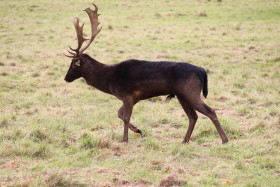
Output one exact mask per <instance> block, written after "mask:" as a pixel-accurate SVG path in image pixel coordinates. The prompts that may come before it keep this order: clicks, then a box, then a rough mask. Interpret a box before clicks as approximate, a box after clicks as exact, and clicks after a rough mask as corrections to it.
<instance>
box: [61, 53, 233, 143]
mask: <svg viewBox="0 0 280 187" xmlns="http://www.w3.org/2000/svg"><path fill="white" fill-rule="evenodd" d="M77 61H79V62H80V63H79V65H78V66H77V65H76V62H77ZM80 77H83V78H84V79H85V80H86V82H87V84H89V85H91V86H93V87H95V88H97V89H99V90H101V91H103V92H105V93H108V94H111V95H114V96H116V97H117V98H118V99H120V100H121V101H122V102H123V105H122V107H121V108H120V109H119V111H118V116H119V118H120V119H122V120H123V121H124V136H123V141H124V142H126V141H128V128H130V129H131V130H132V131H134V132H138V133H141V134H142V132H141V130H140V129H138V128H137V127H135V126H133V125H132V124H131V123H130V117H131V114H132V109H133V106H134V105H135V104H136V103H137V102H138V101H140V100H144V99H148V98H151V97H155V96H160V95H169V96H168V98H169V99H170V98H172V97H174V96H176V97H177V98H178V100H179V102H180V104H181V105H182V107H183V109H184V111H185V113H186V114H187V116H188V118H189V128H188V130H187V133H186V136H185V138H184V140H183V143H186V142H189V140H190V137H191V134H192V132H193V129H194V126H195V123H196V121H197V118H198V116H197V114H196V111H198V112H200V113H202V114H204V115H206V116H207V117H209V118H210V119H211V120H212V122H213V123H214V125H215V127H216V128H217V131H218V133H219V135H220V137H221V139H222V142H223V143H225V142H228V138H227V136H226V134H225V132H224V130H223V128H222V127H221V124H220V122H219V120H218V118H217V116H216V113H215V111H214V110H213V109H212V108H210V107H209V106H207V105H206V104H205V103H204V102H203V101H202V100H201V98H200V93H201V91H202V90H203V95H204V97H206V96H207V93H208V89H207V74H206V72H205V70H204V69H203V68H201V67H198V66H194V65H192V64H189V63H186V62H150V61H141V60H127V61H124V62H121V63H119V64H115V65H105V64H102V63H100V62H98V61H96V60H94V59H92V58H91V57H90V56H88V55H86V54H81V55H80V56H79V58H75V59H73V60H72V63H71V65H70V68H69V70H68V72H67V75H66V76H65V80H66V81H67V82H72V81H74V80H75V79H78V78H80Z"/></svg>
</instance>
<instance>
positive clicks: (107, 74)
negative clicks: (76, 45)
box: [82, 61, 113, 94]
mask: <svg viewBox="0 0 280 187" xmlns="http://www.w3.org/2000/svg"><path fill="white" fill-rule="evenodd" d="M112 69H113V68H112V67H111V66H109V65H105V64H102V63H99V62H97V61H95V62H94V63H89V64H88V65H87V66H86V68H85V69H84V71H83V76H82V77H83V78H84V79H85V80H86V82H87V84H88V85H91V86H93V87H95V88H97V89H98V90H100V91H102V92H105V93H108V94H112V93H111V92H110V89H109V82H110V79H111V76H112Z"/></svg>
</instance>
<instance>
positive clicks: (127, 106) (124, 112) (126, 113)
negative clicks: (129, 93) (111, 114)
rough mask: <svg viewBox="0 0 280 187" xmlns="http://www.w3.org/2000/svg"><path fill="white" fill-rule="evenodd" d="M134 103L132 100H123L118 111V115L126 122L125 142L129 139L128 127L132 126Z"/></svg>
mask: <svg viewBox="0 0 280 187" xmlns="http://www.w3.org/2000/svg"><path fill="white" fill-rule="evenodd" d="M132 109H133V103H132V102H127V101H124V102H123V106H122V107H121V108H120V109H119V111H118V116H119V118H120V119H121V120H123V122H124V133H123V142H127V141H128V127H130V122H129V121H130V117H131V114H132Z"/></svg>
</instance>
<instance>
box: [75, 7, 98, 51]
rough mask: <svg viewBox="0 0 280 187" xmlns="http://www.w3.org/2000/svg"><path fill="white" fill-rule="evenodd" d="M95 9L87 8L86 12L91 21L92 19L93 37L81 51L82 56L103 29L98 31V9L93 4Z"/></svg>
mask: <svg viewBox="0 0 280 187" xmlns="http://www.w3.org/2000/svg"><path fill="white" fill-rule="evenodd" d="M93 5H94V7H95V10H94V11H93V10H91V9H90V8H86V9H85V10H84V11H86V12H87V14H88V16H89V19H90V24H91V37H90V39H89V40H87V43H86V45H85V46H84V47H83V48H81V49H80V50H79V54H82V53H83V52H84V51H85V50H86V49H87V48H88V47H89V46H90V44H91V43H92V41H93V40H94V38H95V37H96V35H97V34H98V33H99V32H100V31H101V29H102V27H101V28H100V29H98V25H99V24H100V23H99V22H98V16H99V14H98V13H97V11H98V8H97V6H96V5H95V4H93Z"/></svg>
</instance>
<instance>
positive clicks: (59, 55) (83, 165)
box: [0, 0, 280, 186]
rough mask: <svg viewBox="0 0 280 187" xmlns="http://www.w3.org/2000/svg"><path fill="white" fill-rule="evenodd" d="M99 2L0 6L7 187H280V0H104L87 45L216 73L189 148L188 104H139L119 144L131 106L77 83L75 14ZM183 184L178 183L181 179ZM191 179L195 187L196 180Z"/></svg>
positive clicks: (0, 170) (108, 58)
mask: <svg viewBox="0 0 280 187" xmlns="http://www.w3.org/2000/svg"><path fill="white" fill-rule="evenodd" d="M90 3H91V2H90V1H88V2H85V1H37V2H36V1H31V0H26V1H8V0H2V1H1V2H0V7H1V12H0V18H1V23H0V43H1V45H0V112H1V116H0V186H1V185H2V186H17V185H18V186H27V185H29V186H106V185H107V186H124V185H127V186H149V185H151V186H155V185H160V184H162V185H163V184H168V182H169V184H177V185H178V181H179V183H180V184H181V185H182V186H186V185H190V186H193V185H194V186H201V185H205V186H210V185H220V186H223V185H234V186H278V185H279V182H280V180H279V178H280V157H279V155H280V151H279V150H280V133H279V132H280V109H279V108H280V107H279V105H280V97H279V95H280V82H279V81H280V53H279V51H280V44H279V41H280V35H279V30H280V25H279V20H280V14H279V12H280V3H279V2H278V1H273V0H269V1H266V0H259V1H255V0H248V1H241V0H236V1H226V0H223V1H221V2H219V1H216V0H211V1H210V0H209V1H207V0H205V1H195V0H192V1H183V0H175V1H169V0H166V1H155V0H149V1H148V0H144V1H123V0H120V1H109V0H105V1H100V2H96V4H97V5H98V7H99V11H100V13H101V16H100V21H101V25H102V27H103V29H102V31H101V33H100V34H99V35H98V37H97V38H96V39H95V41H94V43H93V44H92V46H91V47H90V48H89V49H88V50H87V52H86V53H88V54H89V55H91V56H92V57H94V58H95V59H97V60H99V61H101V62H103V63H106V64H114V63H117V62H120V61H123V60H126V59H131V58H137V59H145V60H154V61H159V60H173V61H187V62H191V63H193V64H195V65H198V66H202V67H204V68H205V69H206V70H207V72H208V77H209V78H208V79H209V95H208V99H207V100H205V102H206V103H207V104H209V105H210V106H212V107H213V108H215V109H216V111H217V115H218V116H219V119H220V121H221V123H222V126H223V128H224V129H225V131H226V134H227V135H228V137H229V138H230V140H231V141H230V142H229V143H228V144H226V145H223V144H222V143H221V139H220V137H219V135H218V134H217V131H216V129H215V127H214V125H213V124H212V123H211V121H210V120H209V119H208V118H205V117H204V116H203V115H199V119H198V122H197V125H196V127H195V130H194V132H193V135H192V137H191V141H190V143H189V144H186V145H183V144H181V142H182V140H183V138H184V136H185V133H186V131H187V126H188V119H187V117H186V115H185V114H184V112H183V110H182V108H181V106H180V104H179V102H178V101H177V100H176V99H174V100H171V101H170V102H168V103H166V102H164V99H165V97H159V98H155V99H151V100H146V101H142V102H140V103H138V104H137V105H136V106H135V108H134V112H133V115H132V119H131V121H132V123H133V124H135V125H136V126H137V127H139V128H140V129H141V130H142V131H143V132H144V136H143V137H140V136H137V135H135V134H134V133H132V132H129V142H128V143H120V142H121V139H122V135H123V134H122V133H123V124H122V121H121V120H120V119H118V117H117V111H118V109H119V107H121V105H122V103H121V102H120V101H119V100H117V99H116V98H114V97H112V96H110V95H106V94H104V93H101V92H100V91H98V90H96V89H93V88H91V87H89V86H88V85H86V83H85V81H83V80H77V81H75V82H74V83H71V84H66V83H65V81H64V80H63V78H64V76H65V74H66V72H67V69H68V66H69V63H70V60H69V59H67V58H65V57H64V56H63V52H65V49H66V48H67V45H68V44H69V45H71V46H72V47H75V46H76V40H75V36H76V34H75V30H74V27H73V26H72V22H71V17H73V16H74V15H76V14H77V15H79V16H80V17H81V18H82V20H84V21H85V22H86V24H85V33H87V34H88V33H89V31H90V27H89V21H88V18H87V15H86V14H85V13H84V12H83V11H82V10H83V9H84V8H86V7H88V6H90ZM176 181H177V182H176ZM186 182H187V184H186Z"/></svg>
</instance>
